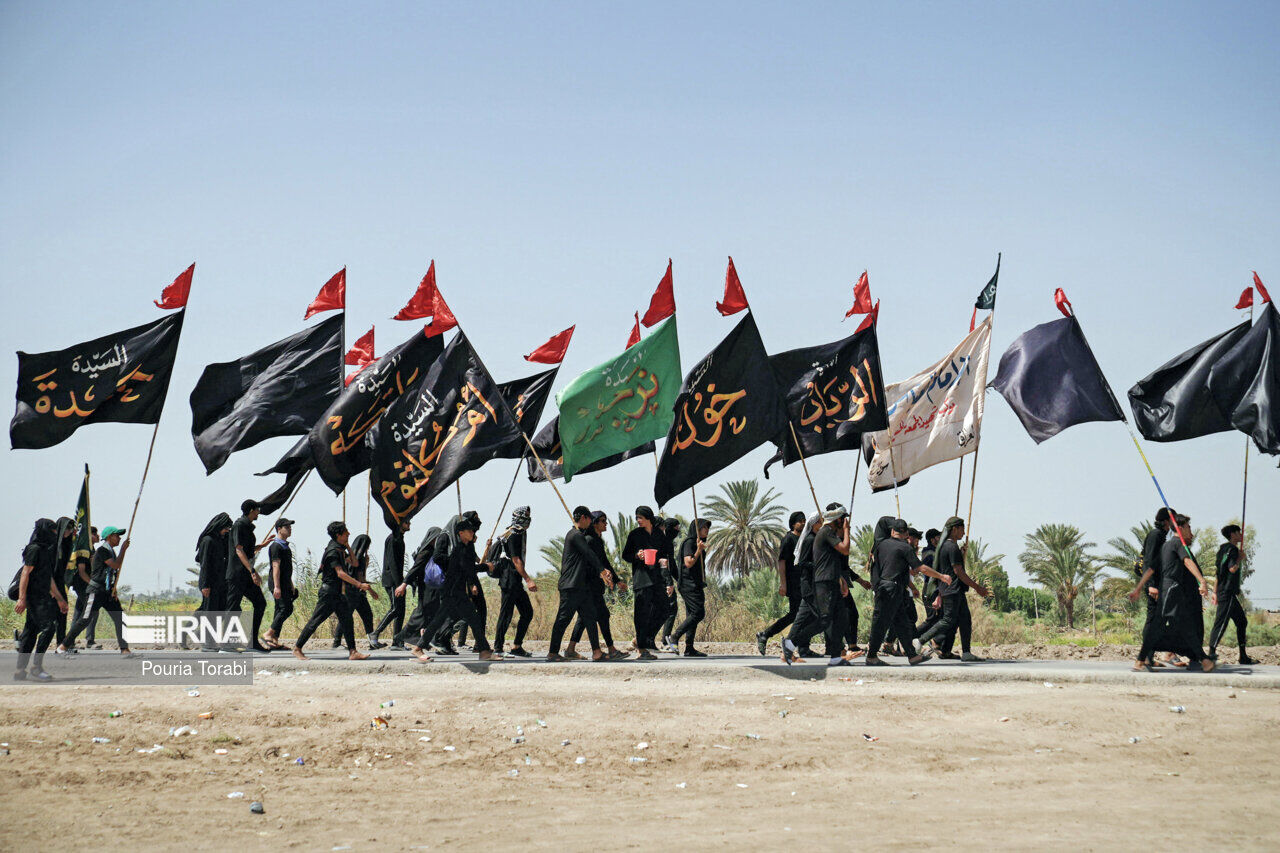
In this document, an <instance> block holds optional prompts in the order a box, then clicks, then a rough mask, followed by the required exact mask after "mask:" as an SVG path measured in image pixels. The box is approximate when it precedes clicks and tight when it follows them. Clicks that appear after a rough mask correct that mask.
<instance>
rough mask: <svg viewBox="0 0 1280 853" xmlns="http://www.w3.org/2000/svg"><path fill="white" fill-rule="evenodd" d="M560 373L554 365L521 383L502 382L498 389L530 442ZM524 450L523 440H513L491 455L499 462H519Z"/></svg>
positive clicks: (525, 448) (516, 380)
mask: <svg viewBox="0 0 1280 853" xmlns="http://www.w3.org/2000/svg"><path fill="white" fill-rule="evenodd" d="M559 372H560V367H559V366H558V365H557V366H556V367H553V368H551V369H550V370H544V371H542V372H541V373H535V374H534V375H533V376H526V377H525V378H524V379H513V380H511V381H510V382H503V383H502V384H501V385H499V386H498V390H499V391H500V392H502V399H504V400H506V401H507V407H508V408H509V409H511V413H512V414H514V415H515V416H516V423H518V424H520V431H521V432H523V433H524V434H525V436H526V437H528V438H529V439H532V438H533V435H534V431H535V430H537V428H538V421H540V420H542V410H543V409H545V408H546V407H547V400H549V399H550V398H551V386H552V384H554V383H555V381H556V374H558V373H559ZM527 450H528V445H527V444H525V443H524V438H521V437H520V436H516V439H515V441H513V442H511V443H510V444H508V445H507V446H506V447H504V448H502V449H500V450H499V451H497V453H495V454H494V455H495V456H497V457H499V458H502V459H519V458H520V457H521V456H524V455H525V452H526V451H527Z"/></svg>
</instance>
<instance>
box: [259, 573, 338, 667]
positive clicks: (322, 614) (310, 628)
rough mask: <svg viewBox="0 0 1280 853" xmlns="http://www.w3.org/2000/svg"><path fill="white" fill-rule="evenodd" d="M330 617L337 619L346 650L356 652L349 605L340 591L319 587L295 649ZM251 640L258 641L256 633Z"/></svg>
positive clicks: (304, 642)
mask: <svg viewBox="0 0 1280 853" xmlns="http://www.w3.org/2000/svg"><path fill="white" fill-rule="evenodd" d="M330 616H337V617H338V631H339V633H340V634H341V635H342V639H343V641H344V642H345V643H346V644H347V649H348V650H349V651H353V652H354V651H355V650H356V634H355V629H354V627H353V626H352V624H351V603H350V602H349V601H347V597H346V596H345V595H343V594H342V590H340V589H335V588H333V587H324V586H322V587H320V596H319V597H318V598H317V599H316V609H315V610H313V611H311V618H310V619H308V620H307V624H306V625H303V626H302V633H301V634H299V635H298V642H297V644H296V648H298V649H301V648H302V647H303V646H304V645H306V642H307V640H310V639H311V635H312V634H314V633H315V632H316V629H318V628H319V627H320V626H321V625H323V624H324V622H325V620H326V619H328V618H329V617H330ZM253 638H254V641H255V642H256V641H257V639H258V635H257V632H255V633H254V635H253Z"/></svg>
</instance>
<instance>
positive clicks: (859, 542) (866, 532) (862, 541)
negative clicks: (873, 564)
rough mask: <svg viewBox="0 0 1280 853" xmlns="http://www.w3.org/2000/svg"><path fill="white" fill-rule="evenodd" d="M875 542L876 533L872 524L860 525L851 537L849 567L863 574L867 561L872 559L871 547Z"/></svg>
mask: <svg viewBox="0 0 1280 853" xmlns="http://www.w3.org/2000/svg"><path fill="white" fill-rule="evenodd" d="M874 541H875V531H874V530H873V529H872V528H871V525H870V524H860V525H858V526H857V527H855V528H854V529H853V532H852V533H851V534H850V535H849V565H850V566H851V567H852V568H853V569H854V570H855V571H857V572H858V574H862V573H863V569H865V568H866V565H867V561H868V560H870V559H871V545H872V543H873V542H874Z"/></svg>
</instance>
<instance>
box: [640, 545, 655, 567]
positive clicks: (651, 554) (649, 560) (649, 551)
mask: <svg viewBox="0 0 1280 853" xmlns="http://www.w3.org/2000/svg"><path fill="white" fill-rule="evenodd" d="M640 553H641V554H643V555H644V564H645V565H646V566H652V565H653V564H654V563H656V562H658V549H657V548H645V549H644V550H643V551H641V552H640Z"/></svg>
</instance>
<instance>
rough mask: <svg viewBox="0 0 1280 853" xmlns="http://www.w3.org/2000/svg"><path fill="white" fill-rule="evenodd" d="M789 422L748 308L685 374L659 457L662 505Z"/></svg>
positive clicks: (656, 484)
mask: <svg viewBox="0 0 1280 853" xmlns="http://www.w3.org/2000/svg"><path fill="white" fill-rule="evenodd" d="M786 427H787V410H786V407H785V406H784V405H783V400H782V391H781V389H780V388H779V387H778V380H777V378H776V377H775V376H774V373H773V368H772V367H771V366H770V365H769V354H768V353H767V352H765V348H764V342H763V341H762V340H760V330H759V329H758V328H756V321H755V318H754V317H752V316H751V313H750V312H748V313H747V315H746V316H745V317H743V318H742V320H740V321H739V322H738V325H737V326H735V327H734V329H733V331H732V332H730V333H729V334H728V336H727V337H726V338H725V339H724V340H723V341H721V342H720V344H719V346H717V347H716V348H715V349H714V350H712V351H711V353H710V354H709V355H707V357H706V358H704V359H702V361H700V362H699V363H698V364H697V366H696V367H694V368H693V370H691V371H689V374H688V375H687V376H686V377H685V380H684V385H683V386H682V387H681V388H680V396H679V397H677V398H676V404H675V423H674V424H672V426H671V432H670V433H668V434H667V445H666V447H665V448H663V451H662V456H661V458H660V460H659V462H658V477H657V480H656V481H655V482H654V486H653V494H654V498H655V499H656V500H657V501H658V505H659V506H664V505H665V504H666V502H667V500H668V499H669V498H671V497H674V496H675V495H678V494H680V493H681V492H683V491H684V490H686V489H688V488H690V487H691V486H695V485H697V484H698V483H700V482H701V481H702V480H704V479H706V478H707V477H710V476H711V475H712V474H715V473H716V472H717V471H720V470H722V469H723V468H725V467H726V466H728V465H730V464H732V463H733V462H736V461H737V460H738V459H741V458H742V457H743V456H745V455H746V454H747V453H750V452H751V451H752V450H754V449H755V448H757V447H759V446H760V445H761V444H764V443H765V442H766V441H769V440H770V439H772V438H774V437H775V436H777V435H778V433H779V432H781V431H782V430H784V429H786Z"/></svg>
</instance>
